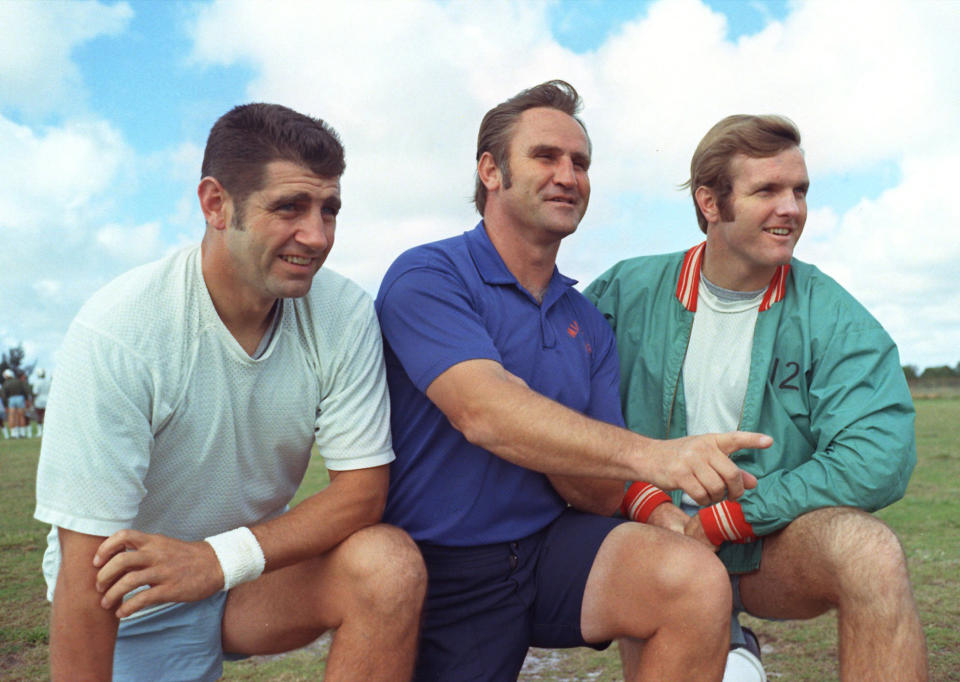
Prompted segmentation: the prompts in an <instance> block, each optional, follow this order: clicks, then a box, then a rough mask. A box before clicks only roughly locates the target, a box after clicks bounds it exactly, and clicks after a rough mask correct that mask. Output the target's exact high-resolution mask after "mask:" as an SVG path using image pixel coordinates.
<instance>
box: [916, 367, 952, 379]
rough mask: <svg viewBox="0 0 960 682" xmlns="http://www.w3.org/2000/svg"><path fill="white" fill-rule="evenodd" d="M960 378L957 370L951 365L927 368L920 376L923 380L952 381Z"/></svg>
mask: <svg viewBox="0 0 960 682" xmlns="http://www.w3.org/2000/svg"><path fill="white" fill-rule="evenodd" d="M956 376H958V372H957V370H955V369H954V368H953V367H950V366H949V365H940V366H939V367H927V368H926V369H925V370H923V374H921V375H920V378H921V379H952V378H953V377H956Z"/></svg>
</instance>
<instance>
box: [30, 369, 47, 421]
mask: <svg viewBox="0 0 960 682" xmlns="http://www.w3.org/2000/svg"><path fill="white" fill-rule="evenodd" d="M49 395H50V377H48V376H47V372H46V370H45V369H43V368H42V367H41V368H40V369H38V370H37V377H36V379H35V380H34V382H33V408H34V410H36V413H37V437H38V438H39V437H42V436H43V417H44V413H45V412H46V411H47V397H48V396H49Z"/></svg>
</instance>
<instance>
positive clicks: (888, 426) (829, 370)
mask: <svg viewBox="0 0 960 682" xmlns="http://www.w3.org/2000/svg"><path fill="white" fill-rule="evenodd" d="M825 341H826V343H825V347H824V351H823V353H822V354H821V356H820V357H819V358H818V360H817V366H816V368H815V370H814V371H813V373H812V379H811V384H810V387H809V403H810V430H811V433H812V434H813V437H814V438H815V439H816V446H815V451H814V452H813V453H812V454H811V455H810V457H809V459H807V460H806V461H805V462H803V463H802V464H800V465H798V466H797V467H795V468H792V469H789V470H777V471H773V472H771V473H769V474H767V475H766V476H763V477H761V478H760V479H759V483H758V485H757V487H756V488H755V489H753V490H748V491H746V492H745V493H744V495H743V496H742V497H741V498H740V503H741V505H742V508H743V512H744V516H745V518H746V520H747V521H748V522H749V523H750V524H751V525H752V526H753V528H754V530H755V531H756V532H757V534H758V535H767V534H769V533H771V532H773V531H775V530H777V529H778V528H781V527H783V526H785V525H787V524H788V523H790V522H791V521H792V520H793V519H795V518H797V517H798V516H800V515H801V514H804V513H806V512H808V511H812V510H814V509H818V508H821V507H826V506H851V507H858V508H860V509H864V510H866V511H870V512H872V511H876V510H877V509H881V508H883V507H885V506H887V505H889V504H892V503H893V502H895V501H897V500H898V499H900V498H901V497H903V494H904V492H905V491H906V488H907V484H908V482H909V480H910V475H911V473H912V472H913V468H914V466H915V465H916V461H917V453H916V437H915V433H914V408H913V401H912V399H911V398H910V392H909V388H908V387H907V384H906V380H905V379H904V376H903V370H902V369H901V367H900V361H899V355H898V353H897V350H896V347H895V346H894V344H893V341H892V340H891V339H890V337H889V336H888V335H887V333H886V332H885V331H884V330H883V329H882V328H880V327H879V326H876V327H872V328H862V329H846V330H843V333H837V334H834V335H832V337H831V338H829V339H825ZM774 447H776V445H774ZM761 456H762V455H761Z"/></svg>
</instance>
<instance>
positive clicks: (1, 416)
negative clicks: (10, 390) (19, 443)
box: [0, 396, 10, 439]
mask: <svg viewBox="0 0 960 682" xmlns="http://www.w3.org/2000/svg"><path fill="white" fill-rule="evenodd" d="M6 419H7V408H6V406H5V405H4V404H3V397H2V396H0V432H2V433H3V437H4V439H8V438H10V429H8V428H7V422H6Z"/></svg>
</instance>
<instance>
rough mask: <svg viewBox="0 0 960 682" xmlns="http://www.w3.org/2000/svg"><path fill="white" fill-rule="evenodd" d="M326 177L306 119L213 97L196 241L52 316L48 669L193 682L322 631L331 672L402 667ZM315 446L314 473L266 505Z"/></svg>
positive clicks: (367, 673)
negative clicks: (56, 346) (61, 320)
mask: <svg viewBox="0 0 960 682" xmlns="http://www.w3.org/2000/svg"><path fill="white" fill-rule="evenodd" d="M343 170H344V157H343V147H342V146H341V144H340V141H339V139H338V138H337V136H336V133H335V132H334V131H333V129H332V128H330V127H329V126H328V125H327V124H326V123H324V122H323V121H320V120H318V119H314V118H310V117H308V116H304V115H302V114H299V113H297V112H295V111H292V110H290V109H288V108H286V107H282V106H278V105H275V104H248V105H243V106H239V107H236V108H234V109H232V110H231V111H229V112H228V113H226V114H225V115H223V116H222V117H221V118H220V119H219V120H218V121H217V122H216V124H215V125H214V126H213V128H212V129H211V131H210V135H209V138H208V140H207V145H206V150H205V153H204V160H203V167H202V179H201V180H200V184H199V188H198V196H199V200H200V208H201V210H202V211H203V215H204V218H205V219H206V231H205V234H204V236H203V242H202V243H201V244H199V245H197V246H192V247H189V248H186V249H183V250H181V251H178V252H176V253H174V254H172V255H171V256H169V257H166V258H164V259H162V260H160V261H158V262H156V263H152V264H149V265H145V266H142V267H139V268H136V269H134V270H131V271H130V272H128V273H126V274H124V275H122V276H120V277H119V278H118V279H116V280H114V281H113V282H112V283H110V284H108V285H107V286H106V287H105V288H103V289H102V290H100V291H99V292H97V293H96V294H94V296H93V297H92V298H91V299H90V300H89V301H88V302H87V303H86V304H85V305H84V307H83V308H82V309H81V311H80V313H79V314H78V315H77V317H76V319H75V320H74V321H73V323H72V324H71V326H70V329H69V330H68V332H67V336H66V339H65V341H64V344H63V348H62V350H61V352H60V355H59V359H58V362H57V381H56V382H55V383H54V385H53V387H52V390H51V394H50V400H49V405H48V412H47V420H46V428H45V433H44V438H43V443H42V447H41V453H40V465H39V471H38V475H37V509H36V518H37V519H39V520H40V521H44V522H46V523H50V524H53V529H52V532H51V534H50V537H49V546H48V548H47V553H46V556H45V558H44V573H45V576H46V579H47V586H48V595H49V596H50V598H51V599H52V601H53V615H52V620H51V626H50V657H51V672H52V676H53V679H54V680H64V679H81V678H82V679H88V678H96V679H106V678H109V677H110V676H111V674H112V675H113V677H114V679H122V680H127V679H130V680H141V679H150V680H215V679H218V678H219V677H220V676H221V672H222V670H221V669H222V666H221V663H222V660H223V658H224V656H227V657H232V656H234V655H241V656H242V655H245V654H270V653H278V652H282V651H288V650H290V649H294V648H298V647H302V646H304V645H306V644H308V643H310V642H311V641H313V640H314V639H316V638H317V637H318V636H319V635H320V634H321V633H323V632H324V631H326V630H330V629H334V628H335V629H336V630H337V634H336V638H335V639H334V642H333V645H332V647H331V650H330V654H329V657H328V659H327V663H326V675H327V677H328V678H329V679H331V680H332V679H349V680H402V679H404V678H406V677H408V676H409V674H410V671H411V670H412V668H413V658H414V654H415V649H416V639H417V626H418V623H419V620H420V609H421V604H422V599H423V592H424V571H423V564H422V559H421V558H420V555H419V553H418V552H417V548H416V546H415V545H414V544H413V542H412V541H411V540H410V538H409V537H408V536H407V535H406V534H404V533H403V532H402V531H400V530H398V529H397V528H393V527H389V526H385V525H380V524H378V522H379V520H380V517H381V513H382V510H383V505H384V502H385V500H386V493H387V482H388V476H389V473H388V465H389V463H390V462H391V461H392V460H393V459H394V454H393V450H392V448H391V443H390V431H389V421H390V415H389V402H388V395H387V388H386V382H385V377H384V366H383V357H382V349H381V340H380V330H379V327H378V325H377V320H376V316H375V314H374V310H373V305H372V302H371V300H370V298H369V297H368V296H367V295H366V294H364V293H363V292H362V291H361V289H360V288H359V287H358V286H357V285H355V284H353V283H352V282H350V281H348V280H346V279H344V278H343V277H340V276H339V275H337V274H335V273H333V272H330V271H329V270H326V269H323V270H320V267H321V265H322V264H323V262H324V260H325V259H326V257H327V254H328V253H329V251H330V248H331V247H332V246H333V239H334V229H335V227H336V220H337V213H338V211H339V210H340V176H341V174H342V173H343ZM314 443H316V445H317V447H318V448H319V452H320V455H321V456H322V457H323V458H324V461H325V463H326V465H327V469H328V471H329V474H330V485H329V486H328V487H326V488H325V489H324V490H322V491H321V492H318V493H316V494H314V495H312V496H311V497H308V498H307V499H306V500H304V501H303V502H301V503H300V504H298V505H297V506H296V507H294V508H292V509H288V507H287V505H288V503H289V502H290V500H291V498H292V497H293V495H294V493H295V492H296V490H297V488H298V487H299V486H300V483H301V480H302V479H303V474H304V471H305V470H306V468H307V465H308V462H309V459H310V449H311V446H312V445H313V444H314ZM125 595H127V596H128V597H129V598H128V599H126V600H125V601H124V600H123V598H124V596H125ZM371 642H373V643H374V645H373V646H371Z"/></svg>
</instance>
